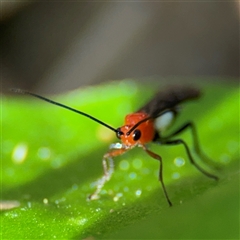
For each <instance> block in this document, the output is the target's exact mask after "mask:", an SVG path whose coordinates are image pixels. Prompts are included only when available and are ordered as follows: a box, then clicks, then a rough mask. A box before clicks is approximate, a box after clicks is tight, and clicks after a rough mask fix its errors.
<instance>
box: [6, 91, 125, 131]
mask: <svg viewBox="0 0 240 240" xmlns="http://www.w3.org/2000/svg"><path fill="white" fill-rule="evenodd" d="M10 91H12V92H15V93H20V94H27V95H31V96H33V97H36V98H39V99H41V100H44V101H46V102H49V103H51V104H54V105H57V106H59V107H62V108H66V109H68V110H70V111H72V112H75V113H78V114H81V115H83V116H85V117H87V118H90V119H91V120H93V121H95V122H97V123H99V124H101V125H103V126H105V127H106V128H108V129H110V130H112V131H113V132H115V133H116V134H119V135H122V134H123V133H122V132H121V131H120V130H119V129H115V128H113V127H111V126H110V125H108V124H106V123H104V122H102V121H101V120H99V119H97V118H95V117H93V116H91V115H89V114H87V113H85V112H82V111H79V110H77V109H74V108H71V107H68V106H66V105H64V104H61V103H58V102H55V101H53V100H51V99H48V98H45V97H43V96H40V95H38V94H36V93H32V92H29V91H26V90H22V89H19V88H11V89H10Z"/></svg>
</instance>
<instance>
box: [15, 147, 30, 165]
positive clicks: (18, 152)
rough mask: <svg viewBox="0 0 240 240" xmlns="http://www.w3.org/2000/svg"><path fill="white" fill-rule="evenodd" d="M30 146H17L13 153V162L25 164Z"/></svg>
mask: <svg viewBox="0 0 240 240" xmlns="http://www.w3.org/2000/svg"><path fill="white" fill-rule="evenodd" d="M27 152H28V146H27V144H25V143H19V144H17V145H16V146H15V147H14V149H13V152H12V160H13V162H15V163H23V162H24V160H25V159H26V156H27Z"/></svg>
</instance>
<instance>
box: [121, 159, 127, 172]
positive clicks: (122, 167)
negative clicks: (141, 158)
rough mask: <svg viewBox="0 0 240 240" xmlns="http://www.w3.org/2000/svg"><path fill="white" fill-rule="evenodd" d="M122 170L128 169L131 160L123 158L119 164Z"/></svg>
mask: <svg viewBox="0 0 240 240" xmlns="http://www.w3.org/2000/svg"><path fill="white" fill-rule="evenodd" d="M119 167H120V169H121V170H128V169H129V162H128V161H126V160H122V161H121V162H120V164H119Z"/></svg>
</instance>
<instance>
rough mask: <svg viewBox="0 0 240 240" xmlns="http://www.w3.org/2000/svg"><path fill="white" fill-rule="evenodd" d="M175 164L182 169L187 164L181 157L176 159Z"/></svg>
mask: <svg viewBox="0 0 240 240" xmlns="http://www.w3.org/2000/svg"><path fill="white" fill-rule="evenodd" d="M174 164H175V165H176V166H177V167H182V166H183V165H184V164H185V160H184V159H183V158H181V157H177V158H175V159H174Z"/></svg>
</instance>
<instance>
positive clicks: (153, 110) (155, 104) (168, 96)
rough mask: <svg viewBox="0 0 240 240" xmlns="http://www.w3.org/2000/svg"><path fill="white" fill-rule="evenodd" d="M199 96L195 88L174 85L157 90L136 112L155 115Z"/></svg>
mask: <svg viewBox="0 0 240 240" xmlns="http://www.w3.org/2000/svg"><path fill="white" fill-rule="evenodd" d="M199 96H200V91H199V89H197V88H193V87H189V86H185V87H182V86H181V87H179V86H175V87H172V88H169V89H167V90H165V91H160V92H158V93H157V94H156V95H155V97H154V98H153V99H152V100H150V101H149V102H148V103H147V104H146V105H145V106H143V107H142V108H140V109H139V110H138V111H137V112H145V113H147V114H148V115H149V116H150V117H153V118H154V117H157V116H158V115H159V114H160V113H161V112H163V111H164V110H167V109H174V108H175V107H176V106H177V105H178V104H180V103H182V102H184V101H187V100H189V99H194V98H197V97H199Z"/></svg>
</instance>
